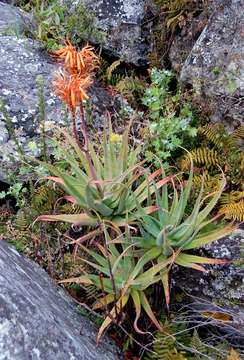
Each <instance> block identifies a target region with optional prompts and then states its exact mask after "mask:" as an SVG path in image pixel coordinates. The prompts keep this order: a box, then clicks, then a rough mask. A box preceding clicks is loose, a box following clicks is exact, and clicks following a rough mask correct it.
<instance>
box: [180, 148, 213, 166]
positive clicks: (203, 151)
mask: <svg viewBox="0 0 244 360" xmlns="http://www.w3.org/2000/svg"><path fill="white" fill-rule="evenodd" d="M190 156H191V157H192V160H193V163H194V164H195V165H196V166H199V167H201V166H204V167H205V168H207V169H208V168H210V167H211V166H214V165H218V164H219V163H220V158H219V155H218V153H217V151H216V150H214V149H209V148H206V147H201V148H198V149H194V150H192V151H190ZM190 156H189V155H185V156H184V158H183V159H182V160H181V169H182V170H183V171H185V170H188V169H189V168H190V162H191V160H190Z"/></svg>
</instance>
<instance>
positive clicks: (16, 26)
mask: <svg viewBox="0 0 244 360" xmlns="http://www.w3.org/2000/svg"><path fill="white" fill-rule="evenodd" d="M31 27H32V24H31V20H30V17H29V15H28V14H27V13H25V12H24V11H22V10H21V9H18V8H17V7H14V6H12V5H10V4H6V3H4V2H0V35H6V34H11V35H16V36H22V35H23V34H24V33H25V31H26V30H27V29H28V28H29V29H30V28H31Z"/></svg>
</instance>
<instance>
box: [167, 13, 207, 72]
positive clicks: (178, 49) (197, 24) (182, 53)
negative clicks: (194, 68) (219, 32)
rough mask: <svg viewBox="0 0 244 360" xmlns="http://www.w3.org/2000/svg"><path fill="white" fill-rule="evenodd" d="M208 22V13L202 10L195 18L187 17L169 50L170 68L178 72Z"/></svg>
mask: <svg viewBox="0 0 244 360" xmlns="http://www.w3.org/2000/svg"><path fill="white" fill-rule="evenodd" d="M207 21H208V11H207V10H204V11H203V12H202V13H201V14H200V15H198V16H197V17H193V16H188V17H187V18H186V19H185V20H184V24H183V26H182V29H181V31H180V32H179V33H177V34H176V35H175V36H174V39H173V41H172V44H171V46H170V50H169V59H170V62H171V66H172V68H173V69H174V70H175V71H176V72H180V71H181V69H182V67H183V65H184V63H185V61H186V59H187V57H188V55H189V53H190V52H191V50H192V48H193V46H194V44H195V43H196V40H197V39H198V37H199V36H200V34H201V32H202V30H203V29H204V27H205V26H206V24H207Z"/></svg>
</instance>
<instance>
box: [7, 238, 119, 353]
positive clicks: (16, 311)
mask: <svg viewBox="0 0 244 360" xmlns="http://www.w3.org/2000/svg"><path fill="white" fill-rule="evenodd" d="M0 288H1V292H0V359H1V360H27V359H35V360H47V359H48V360H72V359H73V360H92V359H94V360H97V359H101V360H116V359H120V358H121V357H120V355H119V352H118V350H117V348H116V347H115V345H114V344H112V342H111V341H110V340H109V339H108V338H107V337H104V339H103V341H102V342H101V344H100V345H99V346H98V347H97V346H96V333H97V329H96V328H95V326H94V325H93V324H91V323H90V322H89V321H88V320H87V319H85V318H84V317H82V316H80V315H79V314H78V312H77V311H76V309H75V306H74V304H73V302H72V301H71V299H70V298H69V297H68V296H67V295H66V294H65V293H64V292H63V291H62V290H61V289H59V290H58V288H57V286H56V285H55V284H54V283H53V282H52V281H51V279H50V278H49V277H48V275H47V274H46V273H45V271H44V270H42V269H41V268H40V267H39V266H38V265H36V264H34V263H33V262H31V261H30V260H28V259H26V258H25V257H23V256H22V255H20V254H19V253H17V252H16V250H15V249H13V248H12V247H9V246H8V245H7V244H6V243H5V242H3V241H0Z"/></svg>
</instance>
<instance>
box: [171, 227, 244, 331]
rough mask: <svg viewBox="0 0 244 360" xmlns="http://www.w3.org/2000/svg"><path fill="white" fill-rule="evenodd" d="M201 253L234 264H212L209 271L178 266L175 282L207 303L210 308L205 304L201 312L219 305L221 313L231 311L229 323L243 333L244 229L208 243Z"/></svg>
mask: <svg viewBox="0 0 244 360" xmlns="http://www.w3.org/2000/svg"><path fill="white" fill-rule="evenodd" d="M202 252H203V254H202V255H203V256H206V257H211V258H220V259H221V258H222V259H228V260H231V261H232V263H230V264H228V265H224V266H220V265H218V266H211V267H210V268H209V270H210V271H209V272H208V273H202V272H200V271H195V270H192V269H184V271H182V269H180V268H179V269H178V270H177V271H176V273H175V277H174V278H175V285H177V286H179V287H180V288H181V289H183V290H184V291H186V292H187V293H188V294H190V295H192V296H193V297H194V298H195V299H196V300H195V303H197V304H199V303H202V305H203V304H205V305H206V306H208V310H206V307H205V310H202V311H212V310H210V307H211V306H212V307H215V308H217V307H219V309H222V310H221V311H222V312H224V311H225V310H226V312H227V313H229V312H231V314H232V318H233V319H232V322H233V323H231V324H229V325H230V326H232V325H233V328H236V329H237V330H238V329H239V330H240V329H241V332H242V334H244V306H243V304H244V268H243V258H244V256H243V255H244V253H243V252H244V230H240V229H239V230H237V231H235V232H234V233H233V234H232V235H231V236H228V237H226V238H224V239H221V240H218V241H216V242H214V243H212V244H211V245H208V246H205V248H204V249H203V250H202ZM241 262H242V264H241ZM205 267H206V266H205ZM210 305H211V306H210ZM198 307H199V306H198ZM215 311H216V310H215ZM239 330H238V331H239Z"/></svg>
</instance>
